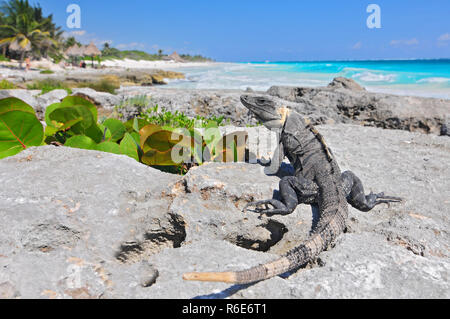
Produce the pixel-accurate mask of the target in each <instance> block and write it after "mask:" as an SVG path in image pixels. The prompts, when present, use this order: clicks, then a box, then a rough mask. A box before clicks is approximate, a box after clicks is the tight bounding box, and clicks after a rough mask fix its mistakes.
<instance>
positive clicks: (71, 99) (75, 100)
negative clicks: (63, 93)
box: [61, 96, 98, 123]
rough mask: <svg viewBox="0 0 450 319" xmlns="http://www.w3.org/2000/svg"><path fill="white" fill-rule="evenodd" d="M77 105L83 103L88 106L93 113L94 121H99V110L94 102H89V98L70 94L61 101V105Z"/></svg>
mask: <svg viewBox="0 0 450 319" xmlns="http://www.w3.org/2000/svg"><path fill="white" fill-rule="evenodd" d="M75 105H83V106H86V107H87V108H88V109H89V111H90V112H91V113H92V118H93V120H94V123H97V121H98V111H97V108H96V107H95V105H94V104H92V103H91V102H89V101H88V100H86V99H84V98H82V97H79V96H68V97H66V98H65V99H64V100H62V101H61V107H71V106H75Z"/></svg>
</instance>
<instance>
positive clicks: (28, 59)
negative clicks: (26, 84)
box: [25, 58, 31, 72]
mask: <svg viewBox="0 0 450 319" xmlns="http://www.w3.org/2000/svg"><path fill="white" fill-rule="evenodd" d="M30 67H31V63H30V58H26V59H25V70H26V71H27V72H28V71H29V70H30Z"/></svg>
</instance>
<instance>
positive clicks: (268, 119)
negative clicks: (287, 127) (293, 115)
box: [241, 95, 289, 129]
mask: <svg viewBox="0 0 450 319" xmlns="http://www.w3.org/2000/svg"><path fill="white" fill-rule="evenodd" d="M241 102H242V104H244V106H245V107H246V108H248V109H249V110H250V111H251V112H252V113H253V114H254V115H255V117H256V118H257V119H258V120H260V121H261V122H262V124H263V125H264V126H265V127H267V128H268V129H280V128H282V127H283V125H284V122H285V121H286V117H287V115H288V113H289V110H288V109H287V108H284V107H277V105H276V103H275V102H274V101H273V100H272V99H270V98H269V97H265V96H253V95H242V96H241Z"/></svg>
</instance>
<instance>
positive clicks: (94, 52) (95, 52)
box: [83, 42, 102, 67]
mask: <svg viewBox="0 0 450 319" xmlns="http://www.w3.org/2000/svg"><path fill="white" fill-rule="evenodd" d="M83 53H84V55H87V56H90V57H91V58H92V67H94V57H95V56H99V55H102V52H101V51H100V50H99V49H98V48H97V47H96V46H95V44H94V42H91V43H90V44H89V45H88V46H87V47H85V48H84V52H83Z"/></svg>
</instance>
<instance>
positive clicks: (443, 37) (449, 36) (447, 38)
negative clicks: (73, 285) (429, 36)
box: [438, 33, 450, 41]
mask: <svg viewBox="0 0 450 319" xmlns="http://www.w3.org/2000/svg"><path fill="white" fill-rule="evenodd" d="M438 41H450V33H445V34H443V35H441V36H440V37H439V39H438Z"/></svg>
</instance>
